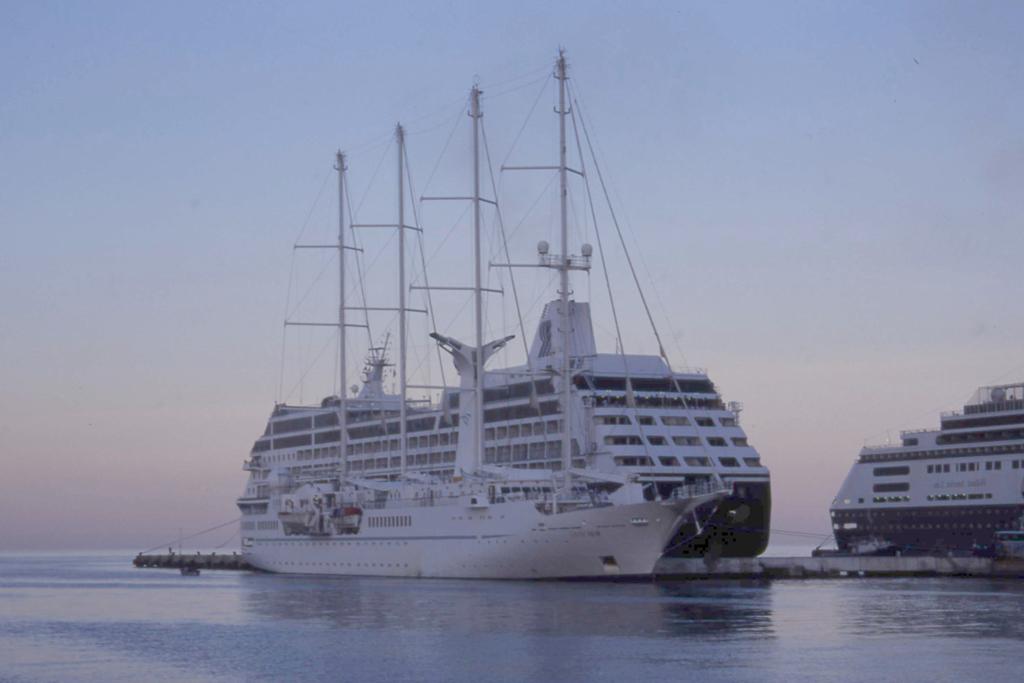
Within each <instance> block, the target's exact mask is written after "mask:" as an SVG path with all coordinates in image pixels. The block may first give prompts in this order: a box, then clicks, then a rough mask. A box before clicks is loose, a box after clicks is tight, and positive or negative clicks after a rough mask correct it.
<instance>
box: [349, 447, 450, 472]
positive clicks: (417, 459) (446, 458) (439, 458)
mask: <svg viewBox="0 0 1024 683" xmlns="http://www.w3.org/2000/svg"><path fill="white" fill-rule="evenodd" d="M446 462H455V451H447V452H444V453H441V452H436V453H416V454H415V455H414V454H412V453H410V454H409V455H408V457H407V458H406V460H405V463H406V464H407V465H438V464H442V463H446ZM348 466H349V469H352V470H356V471H358V470H372V469H384V468H386V467H401V466H402V458H401V457H397V458H394V457H392V458H375V459H374V458H371V459H368V460H353V461H352V462H350V463H349V464H348Z"/></svg>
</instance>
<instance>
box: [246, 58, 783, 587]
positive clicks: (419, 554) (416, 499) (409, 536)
mask: <svg viewBox="0 0 1024 683" xmlns="http://www.w3.org/2000/svg"><path fill="white" fill-rule="evenodd" d="M554 77H555V78H556V79H557V82H558V88H559V91H558V92H559V105H558V109H557V110H556V111H557V113H558V118H559V143H560V150H561V153H560V161H559V165H558V166H556V167H547V168H550V170H555V171H557V172H558V175H559V180H560V186H561V187H560V189H561V192H560V196H561V223H560V238H561V250H560V253H559V254H553V253H550V246H549V245H548V244H547V243H546V242H541V243H540V244H539V245H538V259H537V262H536V263H535V264H529V265H531V266H532V267H540V268H546V269H550V270H553V271H555V272H556V273H557V274H558V276H559V291H558V295H559V297H558V298H557V299H554V300H552V301H551V302H549V303H548V304H547V305H546V306H545V307H544V311H543V314H542V315H541V319H540V321H539V324H538V326H537V331H536V333H535V336H534V338H533V341H532V344H531V345H530V347H529V350H528V354H527V358H526V362H525V363H524V364H523V365H520V366H516V367H509V368H504V369H500V370H486V371H485V369H484V365H485V364H486V362H487V360H488V359H489V358H490V357H491V356H492V355H493V354H494V353H495V352H497V351H498V350H500V349H501V348H503V347H504V345H505V344H507V343H508V341H509V340H511V339H512V337H504V338H501V339H498V340H495V341H491V342H485V340H484V338H483V324H482V317H483V316H482V308H483V303H482V301H483V296H484V294H485V293H486V291H487V290H486V288H485V287H483V285H482V278H481V270H482V269H483V268H484V267H486V264H484V263H483V258H482V254H481V246H480V242H481V237H480V206H481V204H482V203H490V204H494V202H495V200H490V199H487V198H485V197H482V196H481V194H480V156H481V155H480V152H479V140H480V131H479V127H480V126H479V122H480V117H481V111H480V91H479V90H478V89H477V88H476V87H474V88H473V90H472V91H471V96H470V115H471V117H472V122H473V150H474V152H473V153H474V159H473V167H474V168H473V176H474V177H473V187H474V191H473V194H472V196H467V197H458V198H450V199H458V200H463V201H468V202H471V203H472V206H473V208H474V238H473V239H474V251H475V263H474V266H475V283H474V286H473V287H472V288H467V289H469V290H470V291H472V292H473V301H474V307H475V314H474V322H475V327H476V334H475V340H474V342H473V343H472V344H469V343H465V342H462V341H460V340H456V339H453V338H450V337H447V336H444V335H441V334H438V333H433V334H431V335H430V336H431V337H433V338H434V340H435V342H436V343H437V344H438V345H439V347H440V348H441V349H443V350H444V351H445V352H447V353H448V354H449V355H450V356H451V358H452V360H453V362H454V365H455V367H456V370H457V371H458V374H459V378H460V384H459V386H458V387H429V388H433V389H438V390H439V392H440V393H439V395H438V396H439V399H438V403H437V404H436V405H432V406H424V405H423V404H421V403H413V402H410V401H409V400H408V396H407V392H408V390H409V389H410V388H412V387H413V386H419V388H424V386H422V385H412V384H410V383H409V382H408V378H407V377H406V367H407V358H406V354H407V351H406V344H405V340H406V334H407V331H406V326H405V314H406V312H408V311H409V310H410V309H409V308H408V305H407V303H406V300H405V296H406V290H407V287H408V285H407V283H406V282H405V273H404V263H405V254H404V251H403V250H404V248H405V243H404V237H403V236H404V233H405V232H406V230H408V229H417V228H415V226H407V225H406V219H405V216H404V212H405V199H404V193H403V189H402V187H401V184H402V182H403V180H402V178H403V177H404V176H403V171H402V168H403V163H404V158H405V154H404V149H403V145H404V132H403V129H402V128H401V126H399V127H398V128H397V131H396V141H397V143H398V159H399V173H398V175H399V197H400V200H399V202H398V220H397V221H396V222H395V224H394V225H389V226H381V225H374V226H372V227H391V228H394V229H395V230H396V232H397V233H398V236H399V239H398V240H397V241H398V249H399V255H398V261H399V278H398V279H399V286H398V297H397V298H398V306H397V307H396V308H395V309H394V311H395V314H396V317H397V320H398V328H399V329H398V332H397V335H396V337H397V339H396V342H395V345H396V346H397V347H398V358H397V363H396V365H397V377H398V380H399V385H400V388H399V391H398V392H397V393H392V394H389V393H387V392H386V391H385V387H384V376H385V369H386V368H387V367H389V366H390V365H391V362H390V358H389V354H390V349H389V344H388V341H385V342H384V343H383V344H381V345H379V346H377V347H374V348H371V349H370V354H369V357H368V359H367V361H366V368H365V371H364V377H363V384H362V387H361V388H360V389H359V391H358V393H355V395H353V396H348V395H346V392H344V391H343V392H341V396H331V397H328V398H326V399H324V400H323V401H322V402H321V403H320V404H318V405H312V406H308V405H307V406H303V405H287V404H278V405H276V406H275V407H274V410H273V413H272V415H271V417H270V419H269V420H268V422H267V426H266V430H265V431H264V434H263V435H262V436H261V437H260V438H259V439H257V440H256V442H255V444H254V445H253V448H252V452H251V456H250V458H249V459H248V460H247V461H246V462H245V464H244V469H246V470H247V471H248V472H249V480H248V482H247V483H246V488H245V492H244V494H243V495H242V497H240V498H239V499H238V501H237V502H238V507H239V509H240V510H241V512H242V521H241V535H242V548H243V553H244V555H245V557H246V559H247V560H248V561H249V562H250V563H251V564H252V565H253V566H255V567H258V568H261V569H265V570H268V571H276V572H293V573H316V574H360V575H386V576H421V577H469V578H574V577H603V576H645V575H649V574H651V573H652V571H653V569H654V565H655V563H656V562H657V560H658V559H659V558H660V557H661V556H662V555H663V554H664V553H666V552H668V553H670V554H676V555H703V554H714V555H716V556H717V555H731V556H750V555H755V554H758V553H760V552H761V551H762V550H763V549H764V547H765V545H766V544H767V540H768V520H769V515H770V489H769V475H768V471H767V469H766V468H765V467H764V466H763V464H762V463H761V461H760V457H759V455H758V453H757V451H756V450H754V448H753V447H752V446H750V444H749V443H748V442H747V437H746V435H745V433H744V432H743V429H742V427H741V426H740V424H739V413H740V409H741V406H739V405H738V404H735V403H730V404H727V403H725V402H724V401H723V400H722V398H721V396H720V395H719V393H718V392H717V390H716V388H715V386H714V384H713V383H712V382H711V380H710V379H709V378H708V376H707V375H706V373H704V372H701V371H688V372H677V371H675V370H673V368H672V367H671V366H670V364H669V363H668V360H667V357H666V356H665V355H664V353H662V355H661V356H644V355H628V354H624V353H599V352H598V351H597V349H596V342H595V337H594V333H593V327H592V322H591V316H590V306H589V304H588V303H586V302H583V301H577V300H574V299H573V298H571V296H570V292H571V286H570V275H571V272H572V271H586V270H589V268H590V260H591V256H592V252H593V250H592V248H591V247H590V246H589V245H587V244H583V245H582V246H581V247H580V254H579V255H572V254H571V253H570V249H569V244H568V228H567V206H566V203H567V180H568V174H569V173H570V172H572V173H577V174H579V175H581V176H582V175H585V171H575V170H574V169H571V168H569V166H568V164H567V153H566V150H567V138H566V127H567V120H568V119H569V118H570V108H569V102H568V101H567V96H568V84H567V81H568V77H567V73H566V63H565V59H564V56H563V55H561V54H560V55H559V58H558V61H557V64H556V69H555V73H554ZM574 106H575V105H574ZM572 122H573V125H574V129H575V119H573V121H572ZM577 142H578V139H577ZM581 157H582V152H581ZM581 163H582V162H581ZM337 169H338V173H339V185H338V186H339V203H340V204H341V205H342V206H341V207H340V211H339V215H340V216H341V220H340V221H339V230H338V243H337V245H333V246H332V248H336V249H338V250H339V254H341V255H342V258H340V259H339V261H340V264H341V268H340V271H341V272H340V279H339V282H340V287H341V293H340V300H341V301H345V291H344V287H345V285H344V283H345V268H346V259H345V258H344V256H345V254H346V253H347V252H348V251H350V250H353V247H352V246H351V245H348V244H346V225H345V219H344V217H345V211H344V202H345V187H346V184H345V180H344V176H345V173H346V170H347V169H346V165H345V158H344V155H342V154H340V153H339V155H338V158H337ZM348 227H349V228H358V227H371V226H360V225H356V224H353V225H350V226H348ZM491 265H492V266H494V265H495V264H491ZM497 267H508V268H509V269H511V268H513V267H517V266H516V264H511V263H505V264H497ZM448 289H451V288H448ZM353 308H354V307H349V306H345V305H342V306H340V307H339V320H338V321H337V323H335V324H336V325H337V326H338V329H339V330H340V343H339V353H340V355H341V357H340V359H339V364H338V365H339V368H340V373H341V377H340V384H339V386H341V387H345V386H347V377H346V376H345V372H346V371H345V364H346V363H345V354H346V334H345V331H346V328H347V327H351V326H358V325H354V324H353V323H352V321H351V316H350V317H349V318H346V313H347V311H351V310H352V309H353ZM365 310H368V309H366V308H365V305H364V313H365ZM375 310H379V309H375ZM616 324H617V321H616ZM520 325H521V321H520ZM659 347H660V340H659ZM478 349H481V350H482V351H481V352H478V351H477V350H478Z"/></svg>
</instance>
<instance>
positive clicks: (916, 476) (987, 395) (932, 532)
mask: <svg viewBox="0 0 1024 683" xmlns="http://www.w3.org/2000/svg"><path fill="white" fill-rule="evenodd" d="M831 515H832V529H833V532H834V534H835V539H836V544H837V545H838V547H839V550H840V551H842V552H851V553H894V552H900V553H902V554H934V553H941V554H945V553H948V552H988V551H990V550H991V549H992V547H993V545H994V544H995V540H996V534H997V533H998V532H999V531H1006V530H1014V529H1018V528H1020V521H1021V519H1022V515H1024V384H1004V385H1000V386H990V387H981V388H980V389H978V390H977V391H976V392H975V393H974V396H973V397H972V398H971V400H970V401H969V402H968V403H967V404H966V405H965V406H964V407H963V410H962V411H958V412H950V413H944V414H943V415H942V416H941V425H940V427H939V429H929V430H920V431H908V432H903V433H902V434H901V439H900V444H898V445H891V446H875V447H867V448H864V449H862V450H861V452H860V457H859V458H858V459H857V462H856V463H855V464H854V465H853V467H852V468H851V469H850V473H849V474H847V475H846V480H845V481H843V484H842V486H841V487H840V489H839V493H838V494H837V495H836V498H835V500H834V501H833V502H832V509H831Z"/></svg>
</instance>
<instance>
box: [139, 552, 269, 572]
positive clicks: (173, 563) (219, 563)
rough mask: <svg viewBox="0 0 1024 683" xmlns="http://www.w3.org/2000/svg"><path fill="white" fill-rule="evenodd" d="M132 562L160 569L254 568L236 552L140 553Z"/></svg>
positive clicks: (250, 569)
mask: <svg viewBox="0 0 1024 683" xmlns="http://www.w3.org/2000/svg"><path fill="white" fill-rule="evenodd" d="M132 564H133V565H135V566H136V567H147V568H160V569H180V568H181V567H195V568H197V569H234V570H241V571H252V570H253V568H252V567H251V566H250V565H249V563H248V562H246V561H245V560H244V559H242V556H241V555H238V554H236V553H229V554H227V555H219V554H217V553H207V554H202V553H196V554H193V555H189V554H187V553H186V554H178V553H161V554H156V555H153V554H149V555H144V554H142V553H139V554H138V555H136V556H135V559H134V560H132Z"/></svg>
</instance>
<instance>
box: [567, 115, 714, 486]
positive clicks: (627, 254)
mask: <svg viewBox="0 0 1024 683" xmlns="http://www.w3.org/2000/svg"><path fill="white" fill-rule="evenodd" d="M572 101H573V106H572V107H571V108H570V120H571V121H572V126H573V134H574V136H575V138H576V145H577V149H578V155H579V160H580V173H581V175H582V177H583V182H584V186H585V188H586V194H587V200H588V202H589V205H590V212H591V216H592V220H593V224H594V234H595V235H596V236H597V243H598V251H599V252H600V255H601V266H602V270H603V271H604V274H605V281H606V282H607V283H608V299H609V302H610V303H611V308H612V318H613V319H614V320H615V331H616V336H617V341H618V344H619V348H620V350H621V351H620V352H621V354H622V361H623V367H624V374H625V377H626V387H627V392H628V394H627V405H628V404H633V405H632V408H633V410H634V414H638V413H637V412H636V410H637V407H636V405H635V400H633V399H632V398H631V397H632V380H631V378H630V376H629V364H628V362H627V361H626V356H625V344H624V342H623V340H622V334H621V331H620V327H619V322H618V314H617V313H616V306H615V299H614V297H613V296H612V289H611V282H610V278H609V275H608V267H607V264H606V261H605V252H604V248H603V244H602V241H601V235H600V230H599V228H598V225H597V213H596V211H595V209H594V200H593V195H592V192H591V188H590V178H589V176H588V175H587V173H586V169H585V161H584V154H583V147H582V144H581V141H580V136H579V128H578V127H577V120H576V110H577V109H579V110H580V111H579V124H580V128H582V129H583V136H584V138H585V139H586V141H587V149H588V151H589V152H590V158H591V160H592V161H593V162H594V170H595V171H596V172H597V178H598V180H599V181H600V184H601V189H602V192H603V195H604V199H605V203H606V205H607V207H608V214H609V216H610V217H611V219H612V224H613V225H614V226H615V231H616V233H617V234H618V237H619V243H620V244H621V245H622V253H623V255H624V256H625V257H626V263H627V264H628V265H629V271H630V273H631V274H632V276H633V282H634V284H635V285H636V289H637V294H639V296H640V301H641V302H642V303H643V305H644V311H646V313H647V319H648V321H649V322H650V325H651V329H652V330H653V332H654V337H655V339H657V341H658V350H659V353H660V355H661V357H662V359H663V360H664V361H665V364H666V366H667V367H668V370H669V377H670V378H671V379H672V381H673V383H675V385H676V389H677V391H679V392H680V393H682V390H681V388H680V387H679V381H678V379H677V378H676V376H675V373H674V372H673V370H672V363H671V361H669V358H668V355H667V354H666V352H665V348H664V346H663V345H662V343H661V335H660V334H659V333H658V328H657V325H656V324H655V322H654V316H653V315H652V314H651V309H650V307H649V306H648V304H647V297H646V296H645V294H644V290H643V287H642V286H641V284H640V278H639V277H638V276H637V273H636V269H635V268H634V267H633V259H632V257H631V255H630V251H629V247H628V246H627V244H626V240H625V238H624V237H623V234H622V230H621V228H620V227H619V222H618V219H617V217H616V214H615V207H614V206H613V205H612V201H611V198H610V196H609V194H608V189H607V186H606V185H605V181H604V175H603V174H602V173H601V165H600V164H599V163H598V159H597V155H596V154H595V153H594V146H593V144H592V143H591V139H590V135H589V133H588V131H587V125H586V122H585V121H584V119H583V109H582V108H581V107H580V104H579V101H578V100H577V99H576V98H575V97H574V98H573V100H572ZM648 279H650V277H649V273H648ZM652 284H653V283H652ZM654 289H655V290H656V288H654ZM663 314H664V312H663ZM677 346H678V344H677ZM680 353H681V352H680ZM684 362H685V358H684ZM683 410H684V411H685V412H686V414H687V417H689V419H690V422H691V424H692V425H693V427H694V430H695V431H696V433H697V436H698V437H700V436H701V433H700V432H701V427H700V425H698V424H697V421H696V420H695V419H694V416H693V412H692V408H691V406H690V402H689V401H687V400H685V399H684V400H683ZM637 425H638V427H639V430H640V432H641V435H643V426H642V425H640V423H639V419H638V420H637ZM705 442H706V439H703V438H700V445H701V450H702V451H703V452H704V453H705V455H707V453H708V446H707V444H706V443H705ZM643 444H644V452H645V454H646V455H647V457H648V458H651V457H652V455H651V452H650V449H649V448H648V445H647V439H646V438H644V439H643ZM716 476H717V475H716Z"/></svg>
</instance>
